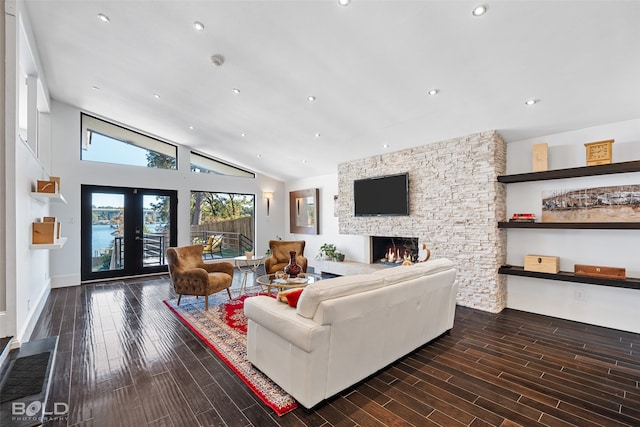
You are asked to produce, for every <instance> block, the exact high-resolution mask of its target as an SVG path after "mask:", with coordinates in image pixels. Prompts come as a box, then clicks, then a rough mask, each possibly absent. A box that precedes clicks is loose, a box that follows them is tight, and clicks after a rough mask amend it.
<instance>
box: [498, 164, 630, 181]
mask: <svg viewBox="0 0 640 427" xmlns="http://www.w3.org/2000/svg"><path fill="white" fill-rule="evenodd" d="M626 172H640V160H634V161H632V162H621V163H610V164H607V165H596V166H581V167H577V168H568V169H555V170H550V171H542V172H529V173H519V174H515V175H500V176H498V182H502V183H504V184H512V183H516V182H528V181H545V180H549V179H563V178H579V177H582V176H594V175H610V174H614V173H626Z"/></svg>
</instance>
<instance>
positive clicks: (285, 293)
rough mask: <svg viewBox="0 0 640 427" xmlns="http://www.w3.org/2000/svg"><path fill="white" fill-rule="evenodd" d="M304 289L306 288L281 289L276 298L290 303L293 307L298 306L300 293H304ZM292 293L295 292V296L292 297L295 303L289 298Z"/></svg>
mask: <svg viewBox="0 0 640 427" xmlns="http://www.w3.org/2000/svg"><path fill="white" fill-rule="evenodd" d="M303 290H304V288H294V289H287V290H286V291H280V292H278V295H277V297H276V298H277V299H278V301H280V302H283V303H285V304H289V305H291V306H292V307H296V306H297V304H298V299H299V298H300V294H301V293H302V291H303ZM291 294H294V296H293V297H292V298H293V299H294V300H295V301H294V302H293V303H292V302H290V300H289V296H290V295H291ZM292 304H293V305H292Z"/></svg>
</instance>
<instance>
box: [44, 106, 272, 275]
mask: <svg viewBox="0 0 640 427" xmlns="http://www.w3.org/2000/svg"><path fill="white" fill-rule="evenodd" d="M80 114H81V111H80V110H79V109H78V108H76V107H73V106H70V105H67V104H62V103H59V102H53V103H52V120H51V122H52V141H53V147H55V150H54V151H53V153H52V164H53V166H52V175H54V176H59V177H60V181H61V184H60V187H61V192H62V193H63V195H64V197H65V198H66V199H67V204H66V205H56V206H52V209H51V210H52V212H51V213H52V214H53V215H54V216H56V217H58V218H59V220H60V222H61V223H62V226H61V228H62V234H63V235H64V236H65V237H67V238H68V240H67V243H66V245H65V246H64V247H63V248H62V249H60V250H56V251H53V252H52V254H51V276H52V285H53V287H63V286H74V285H78V284H80V189H81V185H82V184H90V185H111V186H122V187H133V188H135V187H139V188H152V189H166V190H176V191H177V192H178V245H187V244H189V203H190V193H191V191H192V190H195V191H219V192H231V193H244V194H255V197H256V198H255V202H256V218H257V224H256V246H257V247H256V248H255V250H256V253H264V252H265V251H266V249H267V248H268V240H269V239H270V238H272V237H273V236H275V235H283V233H284V228H283V226H282V224H283V220H282V218H283V215H284V201H283V200H281V198H282V197H283V193H284V190H283V189H284V183H282V182H281V181H278V180H275V179H273V178H270V177H267V176H264V175H257V176H256V178H255V179H251V178H239V177H231V176H219V175H213V174H198V173H192V172H191V171H190V170H189V149H188V148H187V147H183V146H179V148H178V150H179V151H178V170H165V169H154V168H145V167H137V166H126V165H114V164H108V163H98V162H89V161H82V160H80ZM106 119H107V120H108V118H106ZM123 125H125V126H127V127H132V128H134V129H135V127H134V125H135V123H123ZM136 130H139V131H142V132H145V129H136ZM173 142H174V143H176V144H179V143H180V141H173ZM263 191H273V192H274V193H275V200H274V201H273V203H272V205H271V210H270V215H269V216H266V201H265V199H264V198H263V197H262V193H263Z"/></svg>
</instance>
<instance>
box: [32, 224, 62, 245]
mask: <svg viewBox="0 0 640 427" xmlns="http://www.w3.org/2000/svg"><path fill="white" fill-rule="evenodd" d="M57 225H58V223H57V222H34V223H33V224H32V233H31V243H33V244H34V245H51V244H53V243H55V241H56V240H57V236H58V230H57Z"/></svg>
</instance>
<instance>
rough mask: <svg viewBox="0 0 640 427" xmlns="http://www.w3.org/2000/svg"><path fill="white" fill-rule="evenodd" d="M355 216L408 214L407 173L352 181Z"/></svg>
mask: <svg viewBox="0 0 640 427" xmlns="http://www.w3.org/2000/svg"><path fill="white" fill-rule="evenodd" d="M353 201H354V204H355V212H354V214H355V216H385V215H388V216H392V215H409V173H402V174H398V175H386V176H379V177H376V178H367V179H357V180H355V181H353Z"/></svg>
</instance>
